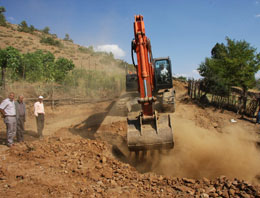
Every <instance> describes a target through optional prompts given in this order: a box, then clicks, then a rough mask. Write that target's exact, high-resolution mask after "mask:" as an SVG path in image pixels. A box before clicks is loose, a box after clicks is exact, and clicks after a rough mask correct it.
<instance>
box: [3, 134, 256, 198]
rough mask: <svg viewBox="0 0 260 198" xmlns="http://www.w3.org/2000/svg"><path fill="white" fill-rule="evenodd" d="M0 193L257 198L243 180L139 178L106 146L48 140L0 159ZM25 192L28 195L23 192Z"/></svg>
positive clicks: (75, 140) (24, 146) (148, 175)
mask: <svg viewBox="0 0 260 198" xmlns="http://www.w3.org/2000/svg"><path fill="white" fill-rule="evenodd" d="M1 161H2V163H1V166H0V186H1V188H0V189H1V190H0V193H1V194H2V195H5V197H17V196H22V197H26V196H27V197H50V196H51V197H81V196H88V197H158V196H161V197H167V196H168V197H172V196H179V197H189V196H194V195H197V196H200V195H201V196H203V197H207V196H208V195H209V196H225V197H228V196H239V197H241V196H244V197H245V196H248V197H249V195H251V196H254V197H255V196H258V195H260V194H259V187H254V186H252V185H250V184H249V183H247V182H244V181H242V180H238V179H233V180H228V179H227V178H226V177H224V176H222V177H219V178H217V179H215V180H211V181H210V180H208V179H206V178H204V179H202V180H194V179H187V178H182V179H181V178H176V177H167V176H160V175H156V174H154V173H146V174H139V173H138V172H137V171H136V170H135V168H133V167H131V166H130V165H128V164H125V163H122V162H120V161H118V160H116V159H115V158H114V157H113V156H112V155H111V146H110V145H108V144H107V143H106V142H102V141H96V140H88V139H82V138H80V137H78V138H75V137H73V138H71V137H65V138H61V137H55V136H54V137H49V138H45V139H44V140H41V141H36V142H32V143H24V144H20V145H17V146H16V147H14V148H13V149H10V150H7V151H5V152H4V153H2V154H1ZM28 192H29V193H28Z"/></svg>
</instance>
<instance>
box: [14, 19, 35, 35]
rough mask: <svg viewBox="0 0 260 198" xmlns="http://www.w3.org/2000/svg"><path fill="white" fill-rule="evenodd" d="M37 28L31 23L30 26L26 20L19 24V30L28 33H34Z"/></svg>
mask: <svg viewBox="0 0 260 198" xmlns="http://www.w3.org/2000/svg"><path fill="white" fill-rule="evenodd" d="M35 30H36V29H35V28H34V26H33V25H30V27H29V26H28V25H27V23H26V21H22V22H21V23H20V24H18V31H20V32H26V33H33V32H34V31H35Z"/></svg>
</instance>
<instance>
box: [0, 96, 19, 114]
mask: <svg viewBox="0 0 260 198" xmlns="http://www.w3.org/2000/svg"><path fill="white" fill-rule="evenodd" d="M0 109H3V110H4V111H5V113H6V115H9V116H13V115H16V112H15V104H14V100H13V101H11V100H10V99H9V98H6V99H5V100H3V102H2V103H1V104H0Z"/></svg>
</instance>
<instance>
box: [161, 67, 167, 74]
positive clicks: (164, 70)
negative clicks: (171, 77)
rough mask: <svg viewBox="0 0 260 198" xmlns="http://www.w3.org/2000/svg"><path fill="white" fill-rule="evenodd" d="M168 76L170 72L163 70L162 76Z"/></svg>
mask: <svg viewBox="0 0 260 198" xmlns="http://www.w3.org/2000/svg"><path fill="white" fill-rule="evenodd" d="M167 74H168V70H167V69H166V68H163V70H162V71H161V75H163V76H166V75H167Z"/></svg>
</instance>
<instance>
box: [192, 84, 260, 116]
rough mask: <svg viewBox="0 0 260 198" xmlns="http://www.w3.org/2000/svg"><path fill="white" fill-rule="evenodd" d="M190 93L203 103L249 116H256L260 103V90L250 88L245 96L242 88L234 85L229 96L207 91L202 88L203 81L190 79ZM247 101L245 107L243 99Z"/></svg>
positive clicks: (193, 97)
mask: <svg viewBox="0 0 260 198" xmlns="http://www.w3.org/2000/svg"><path fill="white" fill-rule="evenodd" d="M188 95H189V96H190V98H192V99H194V100H198V101H199V102H200V103H202V104H210V105H213V106H215V107H216V108H220V109H228V110H231V111H234V112H236V113H242V114H244V115H246V116H248V117H255V114H256V111H257V110H258V107H259V105H260V92H257V91H254V90H250V91H248V92H247V93H246V96H245V97H243V93H242V89H241V88H239V87H232V88H231V92H230V94H229V96H225V97H224V96H219V95H214V94H212V93H207V94H206V93H205V92H204V91H203V90H202V81H200V80H189V81H188ZM244 100H245V101H246V107H245V108H244V107H243V101H244Z"/></svg>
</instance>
